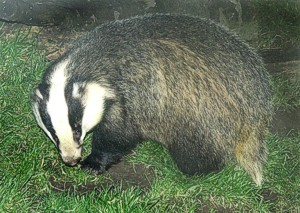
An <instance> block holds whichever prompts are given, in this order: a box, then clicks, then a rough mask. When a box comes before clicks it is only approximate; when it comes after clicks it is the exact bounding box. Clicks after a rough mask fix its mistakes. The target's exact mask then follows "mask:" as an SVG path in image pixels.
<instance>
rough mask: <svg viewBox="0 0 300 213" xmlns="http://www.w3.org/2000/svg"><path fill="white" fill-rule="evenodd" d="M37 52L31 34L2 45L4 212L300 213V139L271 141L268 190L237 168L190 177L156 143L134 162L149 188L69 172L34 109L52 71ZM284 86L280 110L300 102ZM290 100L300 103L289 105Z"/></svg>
mask: <svg viewBox="0 0 300 213" xmlns="http://www.w3.org/2000/svg"><path fill="white" fill-rule="evenodd" d="M36 44H37V43H36V41H35V40H34V39H32V38H29V37H28V36H26V35H24V34H17V35H16V36H13V37H10V38H6V37H5V35H1V37H0V147H1V149H0V212H65V211H66V212H109V213H111V212H223V211H227V212H234V211H236V212H249V211H251V212H270V211H271V212H297V211H298V212H299V211H300V154H299V153H300V133H298V134H296V135H295V136H293V137H289V138H288V137H279V136H277V135H272V134H269V135H268V137H267V139H266V140H267V143H268V147H269V158H268V163H267V164H266V168H265V171H264V173H265V174H264V178H265V180H264V183H263V186H262V188H257V187H256V186H255V185H254V183H253V182H252V181H251V179H250V178H249V177H248V176H247V175H246V174H245V172H244V171H243V170H240V169H239V168H237V167H236V165H235V164H231V165H228V166H227V167H226V168H225V169H224V170H222V171H221V172H219V173H216V174H210V175H207V176H203V177H190V178H188V177H185V176H184V175H182V174H181V173H180V172H179V171H178V170H177V169H176V167H175V165H174V164H173V162H172V160H171V158H170V156H169V154H168V153H167V151H166V150H165V149H164V148H162V147H161V146H159V145H158V144H154V143H151V142H147V143H145V144H144V145H141V146H139V147H138V148H137V150H136V151H135V152H134V153H133V154H132V155H131V156H129V157H128V158H127V161H129V162H132V163H143V164H146V165H148V166H151V167H153V169H154V173H155V178H154V179H152V180H150V181H151V183H150V187H149V188H141V187H127V188H125V189H124V188H123V187H122V186H121V185H119V184H116V185H115V186H114V187H111V186H109V185H103V182H104V181H105V180H104V179H105V178H104V177H103V176H95V175H92V174H89V173H87V172H85V171H82V170H80V168H78V167H77V168H69V167H66V166H65V165H64V164H63V163H62V161H61V160H60V158H59V155H58V153H57V151H56V150H55V148H54V146H53V145H52V143H51V142H50V140H49V139H47V138H46V136H45V135H44V134H43V133H42V131H41V130H40V129H39V128H38V127H37V125H36V123H35V121H34V119H33V116H32V113H31V109H30V103H29V94H30V92H31V90H32V88H33V87H34V86H35V85H36V84H37V82H38V81H39V79H40V76H41V73H42V72H43V70H44V69H45V67H46V65H47V61H46V60H45V57H44V55H45V52H44V51H41V50H38V49H37V45H36ZM284 82H285V81H281V80H280V79H276V80H274V88H275V92H276V94H275V97H276V106H280V105H283V106H286V105H287V103H290V102H289V100H291V99H292V100H294V99H296V100H299V96H298V95H299V93H293V91H294V90H295V88H298V87H297V86H296V85H294V86H293V85H292V86H291V85H286V84H285V83H284ZM298 89H299V88H298ZM282 90H287V91H282ZM283 94H295V96H296V97H289V98H288V101H287V100H286V98H285V95H283ZM293 104H294V105H297V104H299V101H298V102H297V101H296V102H293ZM294 105H293V106H294ZM85 143H86V145H87V144H88V143H89V142H88V141H86V142H85ZM88 152H89V146H86V150H85V151H84V153H85V155H87V153H88ZM102 185H103V187H101V186H102ZM58 186H62V187H61V188H60V187H58Z"/></svg>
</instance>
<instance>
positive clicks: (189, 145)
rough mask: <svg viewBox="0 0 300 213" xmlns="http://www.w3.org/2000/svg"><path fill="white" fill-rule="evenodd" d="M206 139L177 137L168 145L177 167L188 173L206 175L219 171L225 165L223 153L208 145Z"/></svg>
mask: <svg viewBox="0 0 300 213" xmlns="http://www.w3.org/2000/svg"><path fill="white" fill-rule="evenodd" d="M207 144H209V143H207V142H206V143H205V142H204V140H202V141H196V142H195V138H193V140H187V138H185V137H183V138H181V139H180V137H177V138H176V140H173V141H172V143H170V145H169V146H168V150H169V152H170V154H171V156H172V158H173V160H174V161H175V163H176V165H177V167H178V168H179V169H180V170H181V172H183V173H184V174H187V175H202V174H203V175H204V174H208V173H210V172H214V171H219V170H221V169H222V168H223V167H224V165H225V160H224V158H223V157H222V154H221V153H220V152H218V151H217V150H216V149H215V148H213V147H212V146H206V145H207Z"/></svg>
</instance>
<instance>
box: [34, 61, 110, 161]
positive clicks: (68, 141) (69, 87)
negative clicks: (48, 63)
mask: <svg viewBox="0 0 300 213" xmlns="http://www.w3.org/2000/svg"><path fill="white" fill-rule="evenodd" d="M50 69H51V70H50V72H49V74H48V76H47V77H45V78H44V79H43V81H42V82H41V84H40V85H39V86H38V88H37V89H35V91H34V92H33V93H32V96H31V101H32V108H33V112H34V116H35V118H36V121H37V123H38V125H39V126H40V128H41V129H42V130H43V131H44V132H45V133H46V134H47V136H48V137H49V138H50V139H51V140H52V142H53V143H54V144H55V146H56V147H57V149H58V150H59V153H60V155H61V157H62V160H63V161H64V162H65V164H67V165H69V166H74V165H76V164H77V163H78V162H79V161H80V160H81V149H82V143H83V139H84V137H85V135H86V133H87V132H89V131H90V130H92V129H93V128H94V127H95V126H96V125H97V124H99V122H100V121H101V119H102V115H103V112H104V104H105V101H106V99H107V98H112V97H113V95H112V93H111V92H109V90H108V89H107V88H106V87H103V86H100V85H99V84H97V83H96V82H92V81H89V82H88V81H80V79H79V80H78V79H77V80H76V81H74V80H73V81H72V80H70V79H72V76H71V75H72V73H70V72H68V60H65V61H62V62H60V63H58V64H57V65H55V66H53V67H52V68H50Z"/></svg>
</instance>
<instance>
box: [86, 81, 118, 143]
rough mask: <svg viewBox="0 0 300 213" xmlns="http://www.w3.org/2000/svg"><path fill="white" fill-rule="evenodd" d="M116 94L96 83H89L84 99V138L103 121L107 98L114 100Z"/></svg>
mask: <svg viewBox="0 0 300 213" xmlns="http://www.w3.org/2000/svg"><path fill="white" fill-rule="evenodd" d="M113 97H114V94H113V93H112V92H111V91H109V90H108V89H107V88H105V87H102V86H100V85H98V84H96V83H93V82H92V83H88V84H86V87H85V95H84V97H83V99H82V104H83V107H84V111H83V118H82V138H84V136H85V134H86V133H87V132H89V131H90V130H91V129H92V128H94V127H95V126H96V125H97V124H98V123H99V122H100V121H101V119H102V116H103V112H104V101H105V98H113Z"/></svg>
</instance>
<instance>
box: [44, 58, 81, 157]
mask: <svg viewBox="0 0 300 213" xmlns="http://www.w3.org/2000/svg"><path fill="white" fill-rule="evenodd" d="M68 61H69V60H68V59H67V60H65V61H62V62H61V63H59V64H58V65H57V66H56V67H55V70H54V72H53V73H52V75H51V77H50V80H49V81H50V82H49V83H50V89H49V100H48V103H47V111H48V113H49V116H50V118H51V122H52V126H53V129H54V130H55V132H56V136H57V137H58V140H59V147H58V148H59V150H60V154H61V157H62V159H63V161H64V162H65V163H70V162H72V160H75V159H78V158H81V148H80V147H79V146H78V143H77V142H75V141H74V138H73V131H72V128H71V126H70V123H69V118H68V106H67V102H66V98H65V87H66V83H67V77H68V76H67V70H66V68H67V65H68Z"/></svg>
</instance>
